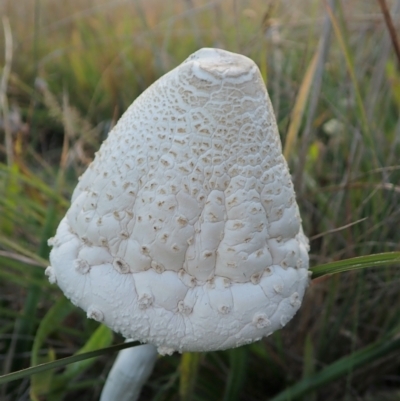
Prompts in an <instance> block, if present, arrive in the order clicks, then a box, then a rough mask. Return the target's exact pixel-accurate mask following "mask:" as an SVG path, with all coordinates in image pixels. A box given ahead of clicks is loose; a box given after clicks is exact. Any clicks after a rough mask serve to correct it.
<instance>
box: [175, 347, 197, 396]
mask: <svg viewBox="0 0 400 401" xmlns="http://www.w3.org/2000/svg"><path fill="white" fill-rule="evenodd" d="M201 355H202V354H201V353H199V352H184V353H183V354H182V357H181V364H180V381H179V397H180V400H181V401H190V400H192V399H193V393H194V388H195V385H196V380H197V373H198V370H199V364H200V359H201Z"/></svg>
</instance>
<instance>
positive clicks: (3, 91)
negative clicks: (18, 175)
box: [0, 17, 14, 167]
mask: <svg viewBox="0 0 400 401" xmlns="http://www.w3.org/2000/svg"><path fill="white" fill-rule="evenodd" d="M2 21H3V30H4V42H5V54H4V59H5V63H4V67H3V73H2V75H1V81H0V109H1V114H2V116H3V125H4V133H5V148H6V157H7V164H8V166H10V167H11V166H12V165H13V164H14V155H13V140H12V132H11V125H10V113H9V108H8V100H7V86H8V80H9V78H10V73H11V64H12V57H13V50H12V48H13V38H12V33H11V27H10V21H9V20H8V18H7V17H3V19H2Z"/></svg>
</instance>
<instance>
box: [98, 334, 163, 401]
mask: <svg viewBox="0 0 400 401" xmlns="http://www.w3.org/2000/svg"><path fill="white" fill-rule="evenodd" d="M126 341H132V340H129V339H128V340H126ZM157 355H158V354H157V349H156V347H155V346H154V345H152V344H143V345H138V346H136V347H132V348H126V349H124V350H122V351H120V352H119V353H118V356H117V358H116V360H115V362H114V365H113V367H112V368H111V370H110V373H109V375H108V377H107V380H106V383H105V385H104V388H103V391H102V393H101V396H100V401H115V400H118V401H136V400H137V399H138V397H139V395H140V392H141V390H142V387H143V384H144V383H145V382H146V381H147V379H148V378H149V376H150V374H151V372H152V371H153V368H154V364H155V362H156V359H157Z"/></svg>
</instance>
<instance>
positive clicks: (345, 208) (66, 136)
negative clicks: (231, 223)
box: [0, 0, 400, 401]
mask: <svg viewBox="0 0 400 401" xmlns="http://www.w3.org/2000/svg"><path fill="white" fill-rule="evenodd" d="M380 3H382V1H380V2H378V1H375V0H369V1H361V0H351V1H344V0H342V1H339V0H336V1H334V0H331V1H327V2H319V1H315V0H304V1H302V2H301V6H300V5H295V4H294V2H293V3H290V4H289V2H286V1H283V0H281V1H270V2H262V1H256V0H247V1H237V0H226V1H216V0H210V1H206V0H204V1H200V0H192V1H172V0H171V1H166V2H160V1H156V0H151V1H150V0H149V1H146V2H145V1H136V2H132V1H124V0H114V1H111V0H80V1H68V2H63V4H62V5H60V3H59V2H56V1H54V0H53V1H52V0H26V1H25V2H24V7H23V8H22V7H20V6H19V5H18V4H17V2H13V1H11V0H3V1H2V2H1V3H0V15H3V16H4V17H5V18H3V20H2V32H4V33H2V34H0V65H1V66H2V70H1V81H0V366H1V368H0V372H1V374H7V373H10V372H15V371H18V370H21V369H24V368H28V367H30V366H35V365H36V364H38V363H42V362H52V361H58V360H59V359H61V358H63V357H69V356H71V355H73V354H76V355H75V356H74V357H73V358H75V359H76V360H80V358H82V356H81V355H78V354H79V352H84V351H85V352H96V350H98V349H99V348H102V347H108V346H112V344H116V343H119V342H121V341H122V339H121V338H120V337H118V336H117V335H115V334H112V333H111V331H109V330H108V329H106V328H104V327H102V326H98V324H97V323H95V322H94V321H90V320H88V319H86V317H85V315H84V313H83V312H82V311H80V310H77V309H76V308H75V307H73V306H72V305H71V304H70V303H69V302H68V301H66V300H65V298H64V297H63V295H62V294H61V291H60V290H59V289H58V288H57V287H56V286H52V285H50V284H49V283H48V281H47V279H46V277H45V276H44V269H43V268H44V267H45V266H46V265H47V262H46V260H47V257H48V252H49V249H48V246H47V239H48V238H49V237H51V236H52V235H53V233H54V231H55V229H56V227H57V225H58V222H59V220H60V219H61V216H63V214H64V213H65V211H66V210H67V208H68V205H69V199H70V195H71V192H72V190H73V188H74V186H75V185H76V181H77V177H78V176H79V175H80V174H81V173H82V172H83V171H84V170H85V168H86V167H87V165H88V163H89V162H90V160H91V159H92V157H93V154H94V151H95V150H96V149H97V148H98V147H99V144H100V143H101V141H102V140H103V139H104V138H105V136H106V135H107V132H108V130H109V128H110V127H111V126H113V125H114V124H115V122H116V120H117V119H118V117H119V116H120V115H121V113H122V112H123V111H124V110H125V109H126V108H127V106H128V105H129V104H130V103H131V102H132V101H133V100H134V99H135V98H136V97H137V96H138V95H139V94H140V93H141V92H142V91H143V90H144V89H145V88H146V87H147V86H149V85H150V84H151V83H152V82H154V80H156V79H157V78H158V77H159V76H161V75H162V74H164V73H165V72H167V71H168V70H170V69H171V68H173V67H175V66H176V65H177V64H179V63H180V62H181V61H183V60H184V59H185V58H186V57H187V56H188V55H189V54H190V53H192V52H193V51H195V50H197V49H198V48H199V47H203V46H212V47H221V48H224V49H227V50H230V51H234V52H238V53H242V54H245V55H247V56H249V57H251V58H252V59H254V60H255V62H256V63H257V64H258V65H259V66H260V69H261V71H262V73H263V76H264V78H265V80H266V82H267V86H268V90H269V93H270V96H271V99H272V103H273V105H274V108H275V112H276V115H277V119H278V125H279V128H280V133H281V137H282V142H283V144H284V147H285V154H286V155H287V156H288V161H289V165H290V167H291V171H292V174H293V179H294V183H295V187H296V192H297V199H298V202H299V206H300V210H301V213H302V218H303V223H304V229H305V232H306V233H307V235H308V236H309V237H310V239H311V252H310V258H311V259H310V260H311V266H313V267H317V266H320V267H319V268H318V269H319V270H318V269H317V268H316V269H315V272H316V273H315V276H314V277H315V279H314V280H313V282H312V283H311V285H310V287H309V289H308V292H307V295H306V298H305V300H304V302H303V305H302V308H301V309H300V311H299V312H298V314H297V315H296V317H295V318H294V319H293V321H292V322H290V323H289V324H288V325H287V327H285V328H284V329H283V330H281V331H279V332H276V333H274V334H273V335H272V336H271V337H269V338H266V339H264V340H262V341H260V342H258V343H255V344H252V345H249V346H246V347H242V348H239V349H237V350H231V351H224V352H215V353H207V354H202V355H199V356H198V357H197V359H196V360H195V361H194V360H193V359H190V358H187V357H185V358H186V359H184V363H183V364H181V361H180V358H181V357H180V355H173V356H171V357H165V358H162V359H160V360H159V361H158V362H157V364H156V368H155V371H154V373H153V375H152V376H151V378H150V380H149V382H148V384H147V385H146V386H145V388H144V390H143V393H142V398H141V399H143V400H159V401H162V400H178V399H189V398H191V399H193V400H196V401H201V400H221V399H224V400H232V401H234V400H241V401H255V400H273V401H278V400H282V401H283V400H285V401H286V400H305V399H307V400H312V401H314V400H315V401H318V400H327V401H333V400H338V399H341V400H365V401H367V400H377V399H379V400H397V399H398V397H399V392H400V384H399V379H398V371H399V368H400V357H399V352H398V351H399V349H400V344H399V341H398V332H399V327H400V326H399V325H400V318H399V316H400V314H399V310H400V295H399V291H398V285H399V282H400V273H399V267H400V263H399V262H398V261H397V259H396V258H397V256H396V254H391V255H390V254H387V253H388V252H399V251H400V230H399V226H400V117H399V109H400V69H399V60H398V59H397V58H396V54H395V51H394V47H393V31H392V36H390V35H389V33H388V29H387V24H386V22H385V18H384V16H383V15H382V12H381V8H380V5H381V4H380ZM296 4H297V3H296ZM387 4H388V5H389V7H392V9H393V10H394V9H395V8H396V7H397V13H400V4H399V1H398V0H396V1H392V2H390V1H387ZM327 5H329V7H328V6H327ZM393 10H392V12H393V14H392V16H393V23H394V29H395V30H397V35H398V33H399V29H400V26H399V25H398V22H397V21H399V18H398V17H397V18H395V17H394V11H393ZM397 16H398V14H397ZM396 23H397V25H396ZM398 36H399V35H398ZM289 135H290V136H289ZM382 253H385V255H383V256H382V255H377V256H373V255H376V254H382ZM362 256H364V257H365V258H362V259H361V260H358V259H356V261H355V262H354V261H353V262H351V263H349V262H346V260H347V259H349V258H354V257H362ZM391 257H392V259H390V258H391ZM389 262H391V263H390V266H389ZM335 263H336V264H335ZM326 264H327V265H326ZM328 267H329V268H330V269H332V268H335V269H336V270H337V271H342V273H341V274H335V275H331V276H330V275H328V276H327V275H324V274H325V273H326V272H327V268H328ZM356 267H359V268H360V267H369V268H368V269H364V268H363V269H361V270H357V271H356V270H354V269H355V268H356ZM348 269H350V270H351V271H347V272H346V270H348ZM317 276H319V277H317ZM99 355H101V356H98V357H97V358H92V359H85V360H80V362H77V363H76V364H72V365H68V367H65V368H64V369H61V370H60V368H58V369H55V370H46V371H44V372H41V373H38V374H36V375H34V376H32V378H30V377H25V378H19V379H18V380H15V381H11V382H8V383H4V384H2V385H0V399H1V400H4V401H11V400H13V401H14V400H21V401H23V400H29V399H31V400H44V399H46V400H50V401H57V400H66V401H68V400H73V399H76V398H77V397H78V398H79V399H85V400H88V401H90V400H96V399H98V397H99V394H100V391H101V388H102V385H103V383H104V380H105V377H106V375H107V372H108V370H109V369H110V367H111V364H112V361H113V358H112V357H111V356H110V354H104V353H103V352H100V353H99ZM191 364H192V365H193V364H194V366H192V365H191ZM59 366H64V364H63V363H60V364H59ZM184 366H186V367H187V369H186V370H185V369H183V368H182V367H184ZM190 370H193V371H195V374H194V375H193V376H190ZM188 372H189V373H188ZM188 375H189V376H188ZM182 377H184V378H185V380H186V382H185V380H184V381H183V382H181V384H180V378H182ZM185 388H186V389H190V390H185ZM188 392H190V394H191V395H190V397H189V396H188Z"/></svg>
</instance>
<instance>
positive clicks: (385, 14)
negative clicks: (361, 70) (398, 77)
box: [378, 0, 400, 71]
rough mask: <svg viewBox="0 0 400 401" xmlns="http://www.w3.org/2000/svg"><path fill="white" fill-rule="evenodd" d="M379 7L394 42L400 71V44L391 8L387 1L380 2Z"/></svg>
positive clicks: (380, 0)
mask: <svg viewBox="0 0 400 401" xmlns="http://www.w3.org/2000/svg"><path fill="white" fill-rule="evenodd" d="M378 3H379V6H380V8H381V10H382V14H383V17H384V19H385V23H386V27H387V29H388V32H389V36H390V40H391V41H392V45H393V50H394V54H395V55H396V58H397V68H398V69H399V71H400V43H399V39H398V37H397V32H396V28H395V26H394V24H393V20H392V16H391V15H390V11H389V8H388V6H387V4H386V0H378Z"/></svg>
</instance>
